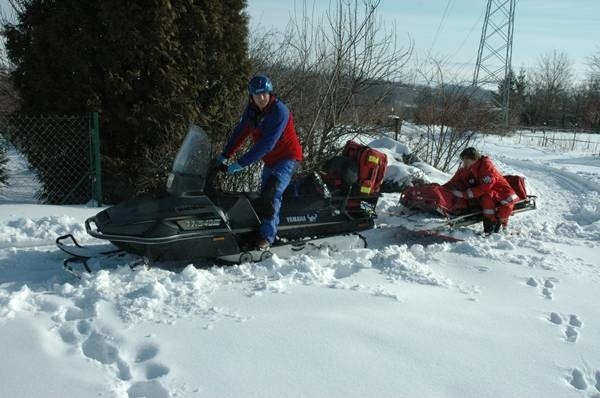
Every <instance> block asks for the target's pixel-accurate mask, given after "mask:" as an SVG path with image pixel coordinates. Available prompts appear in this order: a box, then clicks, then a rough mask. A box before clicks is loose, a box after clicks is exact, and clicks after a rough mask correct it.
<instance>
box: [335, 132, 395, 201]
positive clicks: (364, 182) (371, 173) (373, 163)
mask: <svg viewBox="0 0 600 398" xmlns="http://www.w3.org/2000/svg"><path fill="white" fill-rule="evenodd" d="M342 154H343V155H344V156H346V157H348V158H349V159H351V160H354V161H356V162H357V164H358V192H359V193H360V194H362V195H373V194H376V193H378V192H379V190H380V188H381V182H382V181H383V176H384V174H385V169H386V168H387V156H385V154H384V153H382V152H379V151H378V150H376V149H373V148H370V147H368V146H366V145H361V144H359V143H357V142H354V141H348V142H347V143H346V146H345V147H344V150H343V152H342Z"/></svg>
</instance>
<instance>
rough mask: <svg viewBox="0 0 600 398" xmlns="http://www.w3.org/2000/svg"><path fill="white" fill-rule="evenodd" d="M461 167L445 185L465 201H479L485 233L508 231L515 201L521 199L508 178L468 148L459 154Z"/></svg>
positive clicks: (487, 160)
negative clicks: (506, 229)
mask: <svg viewBox="0 0 600 398" xmlns="http://www.w3.org/2000/svg"><path fill="white" fill-rule="evenodd" d="M460 159H461V161H462V167H460V168H459V169H458V171H457V172H456V174H454V176H453V177H452V178H451V179H450V181H448V182H447V183H446V184H444V185H443V187H444V188H446V189H448V190H451V191H452V194H453V195H454V196H456V197H458V198H462V199H467V200H468V199H477V201H478V202H479V204H480V205H481V208H482V212H483V232H484V233H486V234H490V233H492V232H498V231H499V230H500V228H501V227H502V228H503V229H504V228H506V226H507V225H508V218H509V217H510V215H511V214H512V210H513V205H514V202H515V201H517V200H518V199H519V198H518V196H517V194H516V193H515V191H514V190H513V189H512V188H511V186H510V185H509V183H508V182H507V181H506V179H505V178H504V177H503V176H502V174H500V172H499V171H498V169H496V167H495V166H494V164H493V163H492V159H490V158H489V157H487V156H481V155H480V154H479V152H478V151H477V149H475V148H472V147H471V148H466V149H465V150H463V151H462V152H461V154H460Z"/></svg>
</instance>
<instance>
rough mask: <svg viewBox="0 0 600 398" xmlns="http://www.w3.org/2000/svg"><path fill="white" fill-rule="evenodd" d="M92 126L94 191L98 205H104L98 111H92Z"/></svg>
mask: <svg viewBox="0 0 600 398" xmlns="http://www.w3.org/2000/svg"><path fill="white" fill-rule="evenodd" d="M91 117H92V128H91V129H90V138H91V141H92V145H91V150H92V154H91V160H92V169H93V175H92V192H93V195H92V196H93V198H94V199H95V200H96V203H97V206H98V207H100V206H102V169H101V165H100V120H99V117H98V112H92V115H91Z"/></svg>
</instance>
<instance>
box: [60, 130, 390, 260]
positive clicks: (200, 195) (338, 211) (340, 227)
mask: <svg viewBox="0 0 600 398" xmlns="http://www.w3.org/2000/svg"><path fill="white" fill-rule="evenodd" d="M211 153H212V151H211V145H210V141H209V139H208V136H207V134H206V133H205V132H204V131H203V130H202V129H201V128H199V127H197V126H191V127H190V129H189V131H188V133H187V136H186V137H185V140H184V141H183V144H182V146H181V148H180V149H179V152H178V153H177V156H176V158H175V161H174V164H173V169H172V173H171V174H170V175H169V178H168V181H167V190H166V192H165V193H164V194H160V195H148V194H146V195H141V196H138V197H136V198H134V199H130V200H127V201H124V202H122V203H119V204H117V205H115V206H112V207H109V208H107V209H105V210H103V211H101V212H99V213H98V214H96V215H95V216H94V217H91V218H89V219H87V220H86V221H85V227H86V230H87V232H88V234H90V235H91V236H93V237H95V238H99V239H105V240H108V241H110V242H111V243H112V244H113V245H114V246H116V248H114V247H113V248H112V250H111V249H106V250H103V251H98V250H89V249H88V248H86V247H83V246H81V245H79V244H78V243H77V242H76V241H75V239H74V238H73V236H71V235H65V236H61V237H59V238H58V239H57V245H58V246H59V248H61V249H62V250H64V251H66V252H67V253H69V254H71V255H72V256H73V258H71V259H68V260H66V261H65V268H68V269H70V266H71V265H70V264H71V263H72V262H74V261H77V260H79V261H80V262H83V263H84V266H85V268H86V270H88V271H89V269H88V267H87V261H86V260H87V259H89V258H92V257H97V256H98V255H101V254H114V253H119V252H121V253H122V252H126V253H131V254H135V255H137V256H139V257H140V258H143V259H144V260H145V262H171V261H189V260H196V259H220V260H224V261H227V262H248V261H257V260H262V259H265V258H267V257H270V256H271V255H272V254H273V253H279V252H280V251H282V250H286V251H293V252H299V251H302V250H306V249H307V248H322V247H330V248H334V249H335V248H342V247H343V248H354V247H364V246H365V242H364V240H363V239H362V238H361V237H360V236H358V235H356V234H353V233H355V232H357V231H361V230H365V229H369V228H372V227H373V226H374V218H375V216H376V215H375V206H376V205H377V200H378V198H379V194H378V193H375V194H371V195H365V194H364V193H359V192H357V190H356V189H355V188H353V186H352V184H351V183H350V182H351V181H350V182H349V183H348V184H346V185H344V187H345V188H343V189H336V190H334V191H333V192H331V191H330V190H329V188H328V186H327V185H326V184H325V183H323V181H322V179H321V178H320V175H319V174H318V173H313V174H311V175H309V176H306V177H304V178H302V179H299V180H297V181H293V182H292V183H291V184H290V186H289V187H288V189H287V190H286V192H285V193H284V199H283V203H282V207H281V211H280V224H279V228H278V240H277V241H276V242H275V243H274V244H273V246H272V247H271V248H270V250H267V251H260V250H257V249H256V241H257V236H258V234H257V231H258V228H259V225H260V218H261V214H263V211H266V210H265V208H266V207H267V206H266V205H265V203H264V201H263V199H262V198H261V196H260V194H255V193H244V192H235V193H231V192H220V191H218V190H216V189H215V187H214V180H215V175H216V173H217V172H218V170H219V167H215V164H214V162H213V161H211V157H210V154H211ZM340 246H341V247H340ZM82 260H83V261H82Z"/></svg>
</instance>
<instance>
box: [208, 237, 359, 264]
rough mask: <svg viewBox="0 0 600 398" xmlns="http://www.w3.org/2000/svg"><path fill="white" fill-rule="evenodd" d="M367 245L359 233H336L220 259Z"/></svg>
mask: <svg viewBox="0 0 600 398" xmlns="http://www.w3.org/2000/svg"><path fill="white" fill-rule="evenodd" d="M365 247H367V242H366V240H365V239H364V238H363V237H362V236H360V235H359V234H349V235H335V236H329V237H325V238H318V239H306V240H297V241H293V242H290V243H276V244H275V245H273V246H271V247H270V248H269V249H268V250H258V249H256V250H249V251H244V252H242V253H239V254H234V255H229V256H222V257H219V260H221V261H225V262H227V263H239V264H241V263H249V262H259V261H264V260H267V259H269V258H271V257H273V255H277V256H278V257H281V258H286V257H290V256H292V255H296V254H307V255H310V254H314V253H316V252H319V251H322V250H327V251H329V252H333V253H337V252H341V251H344V250H351V249H363V248H365Z"/></svg>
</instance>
